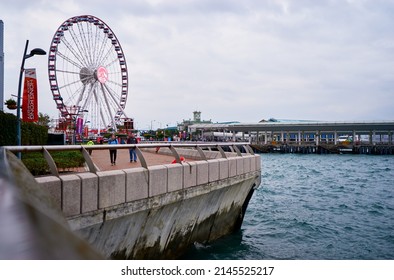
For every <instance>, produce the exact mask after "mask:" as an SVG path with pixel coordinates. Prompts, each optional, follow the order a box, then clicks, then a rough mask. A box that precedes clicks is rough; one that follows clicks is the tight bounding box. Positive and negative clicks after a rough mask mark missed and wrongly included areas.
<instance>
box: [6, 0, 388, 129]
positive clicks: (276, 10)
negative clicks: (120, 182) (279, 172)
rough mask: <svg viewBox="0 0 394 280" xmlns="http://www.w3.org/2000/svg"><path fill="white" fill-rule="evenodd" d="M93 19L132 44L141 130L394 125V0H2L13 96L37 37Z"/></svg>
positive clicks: (133, 94) (43, 72)
mask: <svg viewBox="0 0 394 280" xmlns="http://www.w3.org/2000/svg"><path fill="white" fill-rule="evenodd" d="M85 14H89V15H93V16H96V17H98V18H100V19H101V20H103V21H104V22H105V23H106V24H107V25H108V26H109V27H110V28H111V29H112V30H113V32H114V33H115V35H116V36H117V38H118V40H119V42H120V44H121V45H122V48H123V51H124V53H125V56H126V61H127V66H128V70H129V93H128V100H127V105H126V113H127V115H128V117H133V118H134V119H135V122H136V125H137V128H141V129H144V128H148V127H150V125H151V124H152V125H153V128H157V127H159V126H162V127H164V126H166V125H169V126H172V125H176V123H177V122H181V121H182V120H183V119H190V118H192V112H193V111H195V110H198V111H201V112H202V119H203V120H209V119H210V120H212V121H213V122H225V121H240V122H258V121H260V120H261V119H268V118H271V117H274V118H277V119H297V120H298V119H302V120H327V121H358V120H366V121H371V120H394V1H390V0H387V1H384V0H360V1H358V0H348V1H345V0H343V1H339V0H337V1H335V0H333V1H328V0H318V1H314V0H294V1H290V0H254V1H252V0H242V1H239V0H166V1H160V0H128V1H120V0H110V1H109V0H94V1H91V0H85V1H72V0H65V1H53V0H42V1H35V0H31V1H25V0H23V1H22V0H2V1H1V2H0V19H2V20H3V22H4V29H5V30H4V52H5V93H4V94H5V99H7V98H9V97H10V95H11V94H16V93H17V88H18V77H19V67H20V64H21V59H22V55H23V50H24V46H25V42H26V40H27V39H29V40H30V43H29V50H30V49H33V48H36V47H39V48H43V49H44V50H47V51H48V50H49V46H50V43H51V40H52V37H53V35H54V33H55V31H56V30H57V28H58V27H59V26H60V25H61V24H62V23H63V22H64V21H65V20H67V19H68V18H71V17H74V16H78V15H85ZM47 64H48V61H47V57H40V56H35V57H33V58H30V59H29V60H26V65H25V67H26V68H29V67H35V68H37V72H38V73H37V75H38V88H39V95H40V97H39V111H40V112H43V113H46V114H48V115H50V116H51V117H53V118H57V117H58V111H57V110H56V106H55V102H54V101H53V99H52V93H51V91H50V88H49V82H48V74H47V72H48V70H47ZM6 110H7V109H6Z"/></svg>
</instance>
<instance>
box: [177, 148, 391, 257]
mask: <svg viewBox="0 0 394 280" xmlns="http://www.w3.org/2000/svg"><path fill="white" fill-rule="evenodd" d="M261 157H262V159H261V160H262V183H261V185H260V187H259V188H258V189H257V190H256V191H255V193H254V195H253V197H252V199H251V201H250V203H249V206H248V209H247V212H246V215H245V219H244V223H243V225H242V228H241V230H240V231H238V232H236V233H234V234H232V235H230V236H227V237H224V238H222V239H220V240H217V241H215V242H213V243H211V244H195V245H194V246H193V248H191V249H190V251H189V252H188V253H187V254H186V255H185V256H184V257H183V259H201V260H210V259H213V260H215V259H217V260H248V259H253V260H263V259H272V260H314V259H318V260H361V259H366V260H393V259H394V156H372V155H345V154H344V155H315V154H309V155H302V154H261Z"/></svg>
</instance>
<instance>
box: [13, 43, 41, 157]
mask: <svg viewBox="0 0 394 280" xmlns="http://www.w3.org/2000/svg"><path fill="white" fill-rule="evenodd" d="M28 45H29V40H26V45H25V51H24V53H23V58H22V65H21V70H20V73H19V85H18V98H17V108H16V140H17V141H16V142H17V145H18V146H21V142H22V136H21V99H22V76H23V72H24V71H25V60H26V59H28V58H30V57H32V56H34V55H46V52H45V51H44V50H43V49H39V48H35V49H32V50H31V51H30V53H29V54H26V52H27V47H28ZM18 158H21V154H20V153H18Z"/></svg>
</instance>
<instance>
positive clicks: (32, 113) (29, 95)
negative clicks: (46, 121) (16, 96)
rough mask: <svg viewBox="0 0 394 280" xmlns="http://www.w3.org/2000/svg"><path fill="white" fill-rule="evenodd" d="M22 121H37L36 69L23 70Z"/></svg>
mask: <svg viewBox="0 0 394 280" xmlns="http://www.w3.org/2000/svg"><path fill="white" fill-rule="evenodd" d="M22 120H23V121H25V122H36V121H38V100H37V79H36V69H34V68H33V69H25V85H24V87H23V98H22Z"/></svg>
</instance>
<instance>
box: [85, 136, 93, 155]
mask: <svg viewBox="0 0 394 280" xmlns="http://www.w3.org/2000/svg"><path fill="white" fill-rule="evenodd" d="M86 145H88V146H92V145H94V142H93V140H92V139H89V141H88V142H87V143H86ZM92 151H93V150H91V149H89V155H92Z"/></svg>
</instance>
